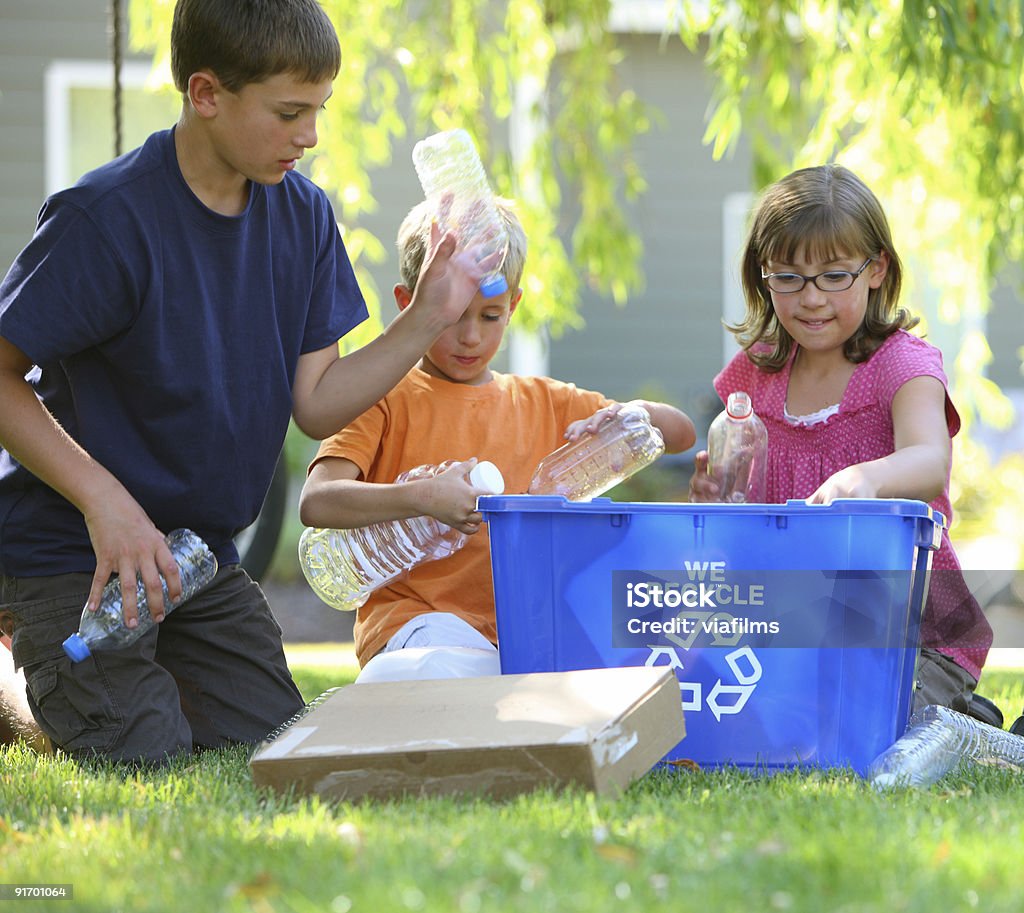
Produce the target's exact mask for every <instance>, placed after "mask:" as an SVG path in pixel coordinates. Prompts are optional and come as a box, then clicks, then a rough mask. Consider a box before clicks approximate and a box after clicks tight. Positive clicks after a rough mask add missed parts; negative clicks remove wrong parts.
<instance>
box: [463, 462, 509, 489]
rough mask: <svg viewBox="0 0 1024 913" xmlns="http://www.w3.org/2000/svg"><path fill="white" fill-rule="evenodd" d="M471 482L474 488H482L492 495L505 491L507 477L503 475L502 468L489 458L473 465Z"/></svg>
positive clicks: (470, 474)
mask: <svg viewBox="0 0 1024 913" xmlns="http://www.w3.org/2000/svg"><path fill="white" fill-rule="evenodd" d="M469 482H470V484H471V485H472V486H473V487H474V488H482V489H483V490H484V491H486V492H487V493H488V494H491V495H500V494H503V493H504V491H505V479H504V478H503V477H502V475H501V470H499V469H498V467H497V466H495V465H494V464H493V463H491V462H489V461H487V460H484V461H483V462H482V463H477V464H476V466H474V467H473V469H472V471H471V472H470V473H469Z"/></svg>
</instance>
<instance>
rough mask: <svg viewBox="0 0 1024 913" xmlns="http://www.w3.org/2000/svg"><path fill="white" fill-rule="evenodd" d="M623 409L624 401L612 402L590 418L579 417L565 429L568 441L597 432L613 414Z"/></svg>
mask: <svg viewBox="0 0 1024 913" xmlns="http://www.w3.org/2000/svg"><path fill="white" fill-rule="evenodd" d="M621 411H622V403H611V404H610V405H607V406H605V407H604V408H603V409H598V410H597V412H595V413H594V414H593V415H592V416H590V418H581V419H577V420H576V421H575V422H573V423H572V424H570V425H569V427H568V428H566V430H565V439H566V440H567V441H570V442H571V441H576V440H579V439H580V438H581V437H583V435H584V434H596V433H597V430H598V429H599V428H600V427H601V426H602V425H603V424H604V423H605V422H607V421H608V420H609V419H611V418H612V417H613V416H615V415H618V414H619V413H620V412H621Z"/></svg>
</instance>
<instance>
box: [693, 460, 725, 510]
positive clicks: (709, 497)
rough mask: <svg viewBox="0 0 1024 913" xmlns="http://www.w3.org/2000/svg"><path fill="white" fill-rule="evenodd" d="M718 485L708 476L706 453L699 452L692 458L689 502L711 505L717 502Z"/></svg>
mask: <svg viewBox="0 0 1024 913" xmlns="http://www.w3.org/2000/svg"><path fill="white" fill-rule="evenodd" d="M718 496H719V488H718V483H717V482H715V480H714V479H713V478H712V477H711V476H710V475H709V474H708V452H707V451H706V450H700V451H698V452H697V453H695V454H694V457H693V475H692V476H690V502H691V503H693V504H713V503H714V502H716V501H717V500H718Z"/></svg>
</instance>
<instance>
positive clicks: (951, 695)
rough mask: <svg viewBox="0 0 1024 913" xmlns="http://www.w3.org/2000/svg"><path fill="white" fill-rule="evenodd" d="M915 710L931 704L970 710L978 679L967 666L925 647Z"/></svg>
mask: <svg viewBox="0 0 1024 913" xmlns="http://www.w3.org/2000/svg"><path fill="white" fill-rule="evenodd" d="M916 684H917V687H916V688H915V689H914V710H920V709H921V708H922V707H927V706H928V705H929V704H938V705H939V706H941V707H949V708H950V709H951V710H956V711H957V712H959V713H967V712H968V707H969V706H970V703H971V695H972V694H974V689H975V688H976V687H977V686H978V680H977V679H976V678H975V677H974V676H973V675H971V673H970V672H968V671H967V670H966V669H964V668H963V667H962V666H960V665H958V664H957V663H955V662H953V660H951V659H950V658H949V657H948V656H944V655H943V654H941V653H939V652H938V651H937V650H929V649H927V648H924V649H922V650H921V655H920V658H919V659H918V661H917V683H916Z"/></svg>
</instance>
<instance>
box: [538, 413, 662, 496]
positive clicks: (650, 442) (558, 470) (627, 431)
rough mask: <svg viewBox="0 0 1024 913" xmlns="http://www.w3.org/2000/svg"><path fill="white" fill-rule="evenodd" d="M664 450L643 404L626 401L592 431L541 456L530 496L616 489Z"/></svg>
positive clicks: (601, 491) (586, 492)
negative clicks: (618, 409) (627, 403)
mask: <svg viewBox="0 0 1024 913" xmlns="http://www.w3.org/2000/svg"><path fill="white" fill-rule="evenodd" d="M664 452H665V441H664V440H663V439H662V436H661V432H660V431H659V430H658V429H657V428H655V427H654V426H653V425H652V424H651V417H650V416H649V415H648V414H647V410H646V409H644V408H643V407H642V406H626V407H624V408H623V409H621V410H620V411H619V412H618V413H617V414H616V415H614V416H613V417H612V418H610V419H609V420H608V421H606V422H604V424H602V425H601V427H600V428H598V429H597V431H596V432H594V433H593V434H584V435H583V436H582V437H580V438H578V439H577V440H575V441H572V442H571V443H568V444H565V445H563V446H562V447H559V448H558V450H556V451H555V452H554V453H550V454H548V455H547V456H546V457H544V459H543V460H541V461H540V465H539V466H538V467H537V471H536V472H535V473H534V475H533V481H531V482H530V488H529V491H528V493H529V494H531V495H561V496H562V497H563V498H565V499H566V500H568V501H589V500H590V499H591V498H596V497H597V496H598V495H602V494H604V493H605V492H606V491H608V489H609V488H614V487H615V486H616V485H618V484H619V482H622V481H624V480H625V479H628V478H629V477H630V476H631V475H634V474H635V473H637V472H639V471H640V470H641V469H643V468H644V467H645V466H649V465H650V464H651V463H653V462H654V461H655V460H656V459H658V457H660V456H661V455H662V454H663V453H664Z"/></svg>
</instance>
